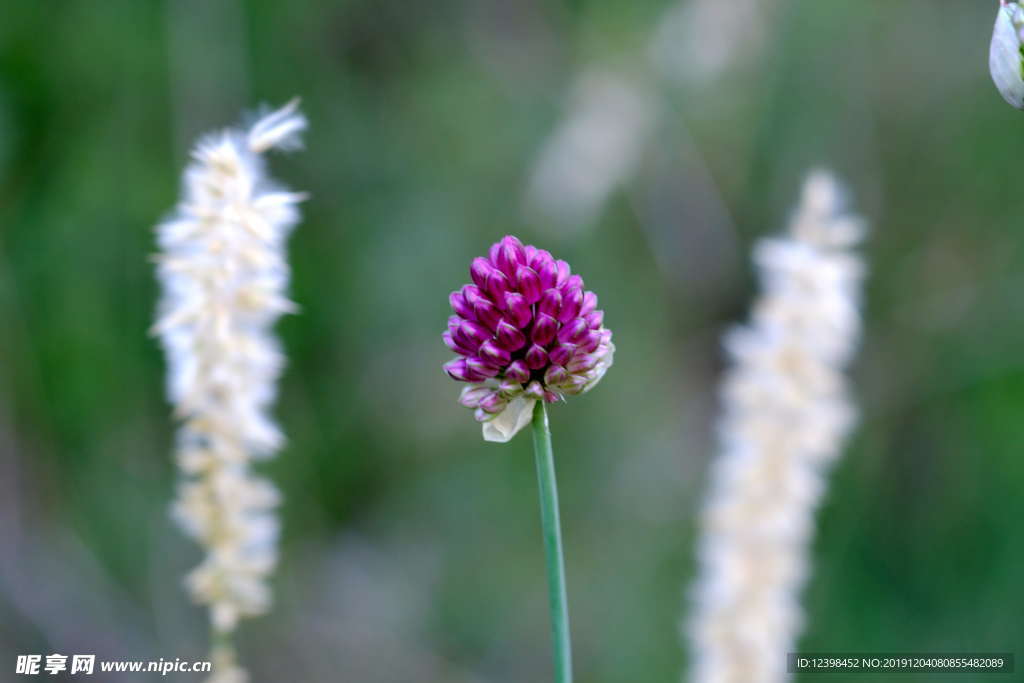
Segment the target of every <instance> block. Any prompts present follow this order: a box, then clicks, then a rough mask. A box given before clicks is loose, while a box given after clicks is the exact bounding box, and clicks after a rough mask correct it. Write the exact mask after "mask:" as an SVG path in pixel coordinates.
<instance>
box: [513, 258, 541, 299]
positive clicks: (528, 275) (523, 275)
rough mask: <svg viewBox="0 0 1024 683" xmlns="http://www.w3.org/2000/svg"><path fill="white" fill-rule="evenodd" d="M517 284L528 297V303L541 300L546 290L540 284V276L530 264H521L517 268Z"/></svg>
mask: <svg viewBox="0 0 1024 683" xmlns="http://www.w3.org/2000/svg"><path fill="white" fill-rule="evenodd" d="M516 286H517V287H518V288H519V291H520V292H522V293H523V294H522V295H523V296H524V297H526V303H528V304H535V303H537V301H539V300H540V295H541V293H542V292H543V291H544V290H543V289H541V286H540V277H539V276H538V275H537V273H536V272H535V271H534V270H533V269H532V268H530V267H528V266H519V267H518V268H517V269H516Z"/></svg>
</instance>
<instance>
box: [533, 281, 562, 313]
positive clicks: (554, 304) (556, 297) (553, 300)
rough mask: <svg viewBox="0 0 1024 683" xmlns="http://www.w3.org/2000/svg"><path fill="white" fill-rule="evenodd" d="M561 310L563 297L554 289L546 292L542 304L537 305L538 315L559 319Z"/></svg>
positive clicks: (541, 300)
mask: <svg viewBox="0 0 1024 683" xmlns="http://www.w3.org/2000/svg"><path fill="white" fill-rule="evenodd" d="M561 308H562V295H561V293H559V291H558V290H557V289H554V288H552V289H548V290H545V292H544V295H543V296H541V299H540V303H538V304H537V312H538V313H543V314H544V315H550V316H551V317H552V318H557V317H558V311H559V310H560V309H561Z"/></svg>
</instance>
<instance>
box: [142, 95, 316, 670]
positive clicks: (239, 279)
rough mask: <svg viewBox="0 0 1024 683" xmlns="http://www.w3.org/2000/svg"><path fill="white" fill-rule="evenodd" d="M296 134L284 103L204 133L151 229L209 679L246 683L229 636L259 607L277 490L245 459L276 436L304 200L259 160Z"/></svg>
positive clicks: (271, 448)
mask: <svg viewBox="0 0 1024 683" xmlns="http://www.w3.org/2000/svg"><path fill="white" fill-rule="evenodd" d="M305 128H306V119H305V117H303V116H302V114H300V113H299V111H298V101H293V102H291V103H289V104H288V105H286V106H285V107H283V108H281V109H279V110H277V111H274V112H271V113H269V114H266V115H265V116H262V117H260V118H259V119H258V120H256V121H255V122H254V123H253V124H252V125H251V126H250V127H249V128H248V129H247V130H245V129H228V130H225V131H221V132H218V133H215V134H212V135H209V136H206V137H204V138H203V139H202V140H201V141H200V142H199V144H198V145H197V146H196V148H195V150H194V151H193V152H192V162H191V163H190V164H189V166H188V168H187V169H186V170H185V175H184V182H183V185H182V198H181V201H180V202H179V204H178V208H177V211H176V212H175V213H174V215H172V216H171V217H170V218H168V219H167V220H165V221H164V222H163V223H161V224H160V225H159V226H158V227H157V240H158V243H159V246H160V254H159V255H158V256H157V258H156V261H157V275H158V279H159V281H160V284H161V286H162V291H163V296H162V300H161V302H160V306H159V315H158V320H157V322H156V324H155V326H154V332H155V333H156V334H158V335H159V336H160V339H161V342H162V345H163V348H164V351H165V353H166V356H167V364H168V380H167V387H168V395H169V399H170V401H171V403H173V404H174V407H175V414H176V417H177V418H178V419H180V420H181V426H180V430H179V433H178V443H177V462H178V465H179V467H180V468H181V470H182V475H183V481H182V483H181V485H180V487H179V491H178V499H177V501H176V502H175V504H174V508H173V515H174V518H175V519H176V520H177V521H178V522H179V523H180V525H181V526H182V528H184V529H185V531H186V532H187V533H188V534H189V535H191V536H193V537H194V538H195V539H196V540H197V541H198V542H199V543H200V544H201V545H202V546H203V548H204V549H205V551H206V553H207V555H206V558H205V559H204V560H203V562H202V563H201V564H200V565H199V566H198V567H196V568H195V569H194V570H193V571H192V572H191V573H190V574H189V575H188V577H187V580H186V583H187V586H188V588H189V591H190V592H191V594H192V596H193V598H195V600H196V601H197V602H199V603H201V604H204V605H207V606H208V607H209V609H210V617H211V622H212V628H213V630H214V633H215V635H214V642H215V643H218V645H217V646H216V647H215V649H214V652H213V655H212V659H213V660H214V661H215V662H216V663H217V667H216V669H215V671H214V677H213V678H211V679H210V680H211V681H225V682H226V681H244V680H246V674H245V672H244V671H243V670H242V669H241V668H240V667H238V666H237V664H236V662H235V655H234V652H233V649H232V648H231V646H230V634H231V633H232V632H233V631H234V629H235V627H236V625H237V623H238V620H239V619H240V618H241V617H248V616H255V615H258V614H261V613H263V612H265V611H266V610H267V609H268V608H269V605H270V589H269V588H268V586H267V584H266V580H267V577H268V575H269V574H270V573H271V571H273V568H274V565H275V564H276V561H277V536H278V521H277V518H276V515H275V513H274V508H275V506H276V505H277V504H278V497H279V496H278V493H277V490H276V489H275V487H274V486H273V485H272V484H271V483H270V482H269V481H267V480H265V479H263V478H261V477H259V476H258V475H256V474H255V473H253V471H252V470H251V467H250V465H251V462H252V461H253V460H254V459H258V458H265V457H269V456H271V455H273V454H274V452H275V451H277V450H278V449H279V448H280V447H281V445H282V443H283V441H284V439H283V436H282V434H281V432H280V430H279V429H278V427H277V425H276V424H275V423H274V420H273V418H272V417H271V415H270V414H269V410H270V408H271V405H272V403H273V400H274V396H275V392H276V386H275V385H276V382H277V378H278V375H279V374H280V372H281V368H282V367H283V365H284V357H283V355H282V353H281V351H280V345H279V344H278V342H277V340H276V339H275V338H274V335H273V332H272V328H273V325H274V323H275V322H276V321H277V319H278V318H279V317H280V316H281V315H282V314H283V313H287V312H291V311H293V310H295V306H294V304H292V302H291V301H289V300H288V298H287V291H286V290H287V286H288V279H289V268H288V263H287V261H286V253H285V246H286V241H287V238H288V235H289V233H290V232H291V230H292V228H293V227H294V226H295V224H296V223H297V222H298V219H299V213H298V210H297V208H296V205H297V204H298V203H299V202H300V201H302V199H303V198H304V197H303V195H301V194H296V193H293V192H288V191H286V190H283V189H281V187H280V186H279V185H277V184H276V183H274V182H273V181H271V180H270V179H269V178H268V177H267V175H266V171H265V163H264V160H263V158H262V157H261V154H262V153H263V152H266V151H269V150H270V149H274V148H277V149H289V148H295V147H297V146H299V144H300V142H301V140H300V134H301V133H302V131H303V130H304V129H305Z"/></svg>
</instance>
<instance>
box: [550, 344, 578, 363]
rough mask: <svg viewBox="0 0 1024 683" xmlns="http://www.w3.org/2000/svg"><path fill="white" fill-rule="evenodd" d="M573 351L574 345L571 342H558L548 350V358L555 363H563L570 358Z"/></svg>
mask: <svg viewBox="0 0 1024 683" xmlns="http://www.w3.org/2000/svg"><path fill="white" fill-rule="evenodd" d="M575 353H576V347H575V346H573V345H572V344H559V345H558V346H556V347H555V348H553V349H551V351H550V352H548V358H550V359H551V362H552V363H554V364H555V365H565V364H567V363H568V362H569V361H570V360H571V359H572V357H573V354H575Z"/></svg>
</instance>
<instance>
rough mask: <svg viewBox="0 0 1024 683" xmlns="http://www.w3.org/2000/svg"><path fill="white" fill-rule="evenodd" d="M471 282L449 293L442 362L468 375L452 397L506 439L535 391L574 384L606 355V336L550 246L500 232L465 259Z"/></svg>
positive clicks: (575, 389) (489, 435)
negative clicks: (479, 253)
mask: <svg viewBox="0 0 1024 683" xmlns="http://www.w3.org/2000/svg"><path fill="white" fill-rule="evenodd" d="M469 274H470V277H471V279H472V281H473V282H472V283H471V284H467V285H464V286H463V287H462V288H461V289H458V290H456V291H454V292H452V293H451V295H450V296H449V302H450V303H451V306H452V310H453V311H454V315H452V316H451V317H449V318H448V329H447V330H445V332H444V334H443V335H442V337H443V339H444V343H445V344H446V345H447V346H448V348H450V349H451V350H452V351H454V352H455V353H456V354H458V357H457V358H455V359H454V360H452V361H450V362H448V363H446V364H445V366H444V370H445V372H446V373H448V376H449V377H451V378H452V379H454V380H457V381H460V382H467V383H469V386H467V387H466V388H465V389H463V391H462V395H461V396H460V398H459V402H460V403H461V404H462V405H464V406H466V407H467V408H472V409H473V410H474V411H475V412H474V415H475V417H476V419H477V421H479V422H482V423H483V434H484V439H485V440H487V441H498V442H505V441H508V440H509V439H511V438H512V437H513V436H514V435H515V434H516V432H518V431H519V430H520V429H522V428H523V427H525V426H526V425H527V424H528V423H529V421H530V415H531V413H532V411H533V406H534V404H535V402H536V401H539V400H543V401H546V402H548V403H553V402H554V401H557V400H559V399H560V398H563V397H565V396H569V395H575V394H582V393H584V392H586V391H589V390H590V388H591V387H593V386H594V385H595V384H597V383H598V382H599V381H600V380H601V378H602V377H603V376H604V373H605V372H606V371H607V370H608V368H609V367H611V365H612V357H613V354H614V352H615V345H614V344H612V333H611V331H610V330H608V329H606V328H605V326H604V312H603V311H601V310H598V308H597V295H596V294H594V293H593V292H588V291H586V290H584V287H583V278H581V277H580V276H579V275H575V274H573V273H572V271H571V269H570V268H569V264H568V263H566V262H565V261H561V260H556V259H555V258H554V257H553V256H552V255H551V254H550V253H549V252H547V251H545V250H544V249H538V248H537V247H534V246H532V245H525V246H524V245H523V243H522V242H520V241H519V240H518V239H517V238H515V237H512V236H510V235H509V236H506V237H504V238H502V239H501V241H499V242H497V243H495V244H494V245H493V246H491V248H490V251H489V253H488V256H487V257H478V258H475V259H473V263H472V265H471V266H470V269H469Z"/></svg>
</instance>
